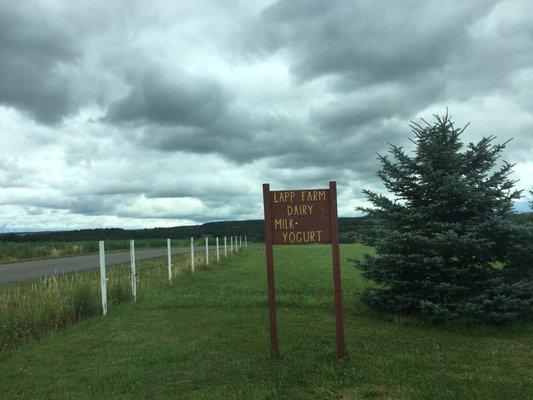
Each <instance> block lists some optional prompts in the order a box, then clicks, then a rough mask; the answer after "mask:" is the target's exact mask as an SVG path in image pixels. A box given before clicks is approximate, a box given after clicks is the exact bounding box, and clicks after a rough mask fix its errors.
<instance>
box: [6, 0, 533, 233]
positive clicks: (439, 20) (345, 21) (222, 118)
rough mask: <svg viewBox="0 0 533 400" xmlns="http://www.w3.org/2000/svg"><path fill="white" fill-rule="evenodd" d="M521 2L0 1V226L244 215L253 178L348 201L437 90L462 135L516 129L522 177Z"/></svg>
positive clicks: (532, 73) (436, 104)
mask: <svg viewBox="0 0 533 400" xmlns="http://www.w3.org/2000/svg"><path fill="white" fill-rule="evenodd" d="M206 10H208V11H209V12H206ZM532 11H533V7H532V6H531V4H530V3H529V2H528V1H526V0H508V1H496V0H491V1H471V2H459V1H454V2H446V3H442V2H438V1H428V2H424V3H420V2H415V1H408V2H386V1H379V2H375V1H361V2H351V1H348V0H335V1H304V0H298V1H295V0H280V1H276V2H268V1H265V2H263V1H258V2H235V3H231V4H226V5H224V6H219V5H217V4H215V3H203V2H191V3H175V4H173V3H167V2H158V1H156V2H153V3H151V4H150V5H149V6H147V5H146V4H145V3H144V2H136V1H135V2H127V3H124V4H116V5H115V6H114V7H108V5H107V4H106V3H98V2H96V3H95V2H84V1H81V2H78V3H76V7H73V6H71V5H70V4H69V3H66V2H63V1H59V0H58V1H54V2H50V1H46V2H45V1H42V2H41V1H37V0H36V1H29V2H25V3H21V4H19V3H15V2H3V3H1V4H0V146H2V149H3V151H4V153H5V154H9V157H5V158H4V159H1V160H0V184H1V185H2V188H3V192H2V193H1V194H0V220H1V221H0V228H1V229H4V230H17V229H19V230H20V229H33V228H35V227H43V226H45V227H46V226H48V225H50V226H54V227H60V226H68V227H80V226H85V225H84V224H88V225H91V226H92V225H95V224H96V225H98V224H101V225H102V226H104V225H105V226H109V225H111V226H113V225H121V226H125V227H132V226H145V225H146V224H148V225H158V224H167V225H173V224H175V223H176V221H180V223H187V222H191V221H198V222H202V221H208V220H214V219H225V218H256V217H260V216H261V193H260V184H261V183H262V182H265V181H267V182H270V183H271V184H272V187H273V188H283V187H322V186H324V185H326V184H327V181H328V180H330V179H337V180H338V181H339V194H340V197H339V198H340V199H341V200H340V202H339V205H340V207H341V215H354V211H353V209H354V205H355V204H358V203H360V202H361V201H363V198H362V195H361V189H362V188H364V187H372V188H375V189H378V190H379V189H381V187H380V185H379V183H378V182H377V180H376V177H375V174H374V172H375V170H376V168H377V163H376V153H377V152H384V151H386V149H387V143H388V142H393V143H396V144H400V145H402V144H407V145H408V143H409V142H408V136H409V128H408V121H409V120H411V119H415V118H417V117H419V116H422V117H426V118H427V117H431V114H432V113H434V112H439V113H442V112H443V111H444V110H445V107H446V106H449V107H450V111H451V113H452V114H453V115H455V116H456V117H457V119H458V121H457V122H458V124H459V125H461V124H464V123H466V122H468V121H472V125H471V128H470V129H469V130H468V131H467V132H466V133H465V137H464V139H465V140H466V141H470V140H476V139H478V138H479V137H480V136H481V135H487V134H493V133H495V134H497V135H498V136H499V137H500V138H501V140H502V141H503V140H505V139H507V138H509V137H514V138H515V140H514V141H513V142H512V143H511V144H510V145H509V148H508V151H507V152H506V155H505V158H506V159H507V160H509V161H510V162H516V163H517V166H516V178H517V179H521V181H520V184H519V185H521V186H520V187H523V188H528V187H530V186H533V181H532V180H531V179H532V178H531V176H533V164H532V162H531V156H530V154H531V151H532V149H533V147H532V146H533V141H532V137H533V136H532V135H531V132H532V130H533V113H532V111H531V110H532V108H531V106H532V104H533V103H532V101H531V98H532V97H531V93H530V91H531V90H530V87H531V85H532V84H533V12H532ZM58 220H60V221H59V222H58ZM4 221H8V222H4ZM84 221H88V222H84Z"/></svg>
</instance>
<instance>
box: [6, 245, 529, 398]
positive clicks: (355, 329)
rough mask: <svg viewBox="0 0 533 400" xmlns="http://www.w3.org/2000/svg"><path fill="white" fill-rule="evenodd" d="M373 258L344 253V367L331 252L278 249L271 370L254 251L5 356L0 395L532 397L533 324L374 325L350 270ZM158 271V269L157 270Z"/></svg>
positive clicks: (395, 317) (379, 320) (354, 249)
mask: <svg viewBox="0 0 533 400" xmlns="http://www.w3.org/2000/svg"><path fill="white" fill-rule="evenodd" d="M368 251H369V249H368V248H366V247H364V246H361V245H356V244H353V245H342V246H341V259H342V265H341V268H342V273H343V289H344V295H345V329H346V344H347V349H348V354H349V358H348V360H347V361H346V363H345V364H344V365H338V364H337V363H336V362H335V320H334V315H333V307H332V297H333V296H332V272H331V250H330V248H329V246H294V247H290V246H283V247H277V248H276V249H275V265H276V285H277V287H276V294H277V303H278V329H279V339H280V351H281V358H280V359H277V360H272V359H270V357H269V334H268V306H267V291H266V277H265V259H264V249H263V247H262V246H256V247H249V248H248V249H246V250H243V251H242V252H239V256H238V257H232V258H228V260H224V261H222V262H221V263H220V264H216V265H210V266H209V267H208V268H204V269H202V270H198V271H197V272H196V273H195V274H188V273H185V274H183V275H182V276H181V277H180V279H176V280H175V281H174V284H173V285H172V286H170V285H168V284H165V280H164V276H161V279H159V278H158V277H157V278H156V280H157V281H158V282H159V286H153V287H152V289H151V290H147V289H141V290H140V292H139V293H140V296H141V297H140V298H139V301H138V303H136V304H133V303H131V302H124V303H122V304H115V305H114V306H113V307H110V308H109V313H108V315H107V316H106V317H103V316H96V317H93V318H88V319H85V320H83V321H80V322H79V323H78V324H76V325H75V326H72V327H69V328H68V329H64V330H61V331H58V332H54V333H50V334H47V335H45V336H44V337H43V338H42V339H41V340H40V341H28V343H25V344H24V345H23V346H16V347H14V348H11V349H7V350H4V351H3V352H0V376H2V379H0V393H2V395H3V396H4V397H5V398H8V399H14V400H15V399H38V398H53V399H63V398H76V399H95V398H98V399H145V398H152V399H180V400H187V399H224V400H230V399H263V400H264V399H290V400H297V399H447V400H448V399H461V400H465V399H528V398H531V397H532V394H533V324H531V323H526V322H522V323H518V324H517V323H515V324H512V325H508V326H504V327H502V326H499V327H495V326H492V325H487V324H477V325H465V324H460V323H458V322H456V323H452V324H450V325H432V324H430V323H425V322H421V321H420V320H418V319H415V318H413V317H407V316H401V315H399V314H388V313H387V314H379V313H376V312H375V311H374V310H373V309H371V308H368V307H367V306H365V304H364V303H362V302H361V300H360V298H359V294H360V292H361V290H362V289H364V288H365V287H366V286H367V285H368V283H366V282H365V281H364V280H363V279H362V278H361V275H360V272H359V271H358V270H357V269H355V268H353V266H352V264H351V262H350V261H349V260H348V259H354V258H361V256H362V255H363V254H364V253H366V252H368ZM152 262H153V268H154V270H155V271H158V268H159V270H161V269H163V270H164V268H162V266H163V265H164V261H161V260H160V261H156V260H154V261H152ZM158 263H159V264H158ZM158 265H159V267H158ZM142 268H143V269H144V270H145V271H146V270H150V269H149V267H147V266H146V265H144V266H143V267H142ZM160 273H161V274H163V271H161V272H160ZM154 274H156V273H154ZM163 275H164V274H163ZM156 276H157V275H156ZM143 280H144V281H145V282H146V281H147V279H146V278H145V279H140V284H141V285H142V282H143ZM124 281H128V279H127V277H126V276H125V277H124Z"/></svg>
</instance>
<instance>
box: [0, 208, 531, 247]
mask: <svg viewBox="0 0 533 400" xmlns="http://www.w3.org/2000/svg"><path fill="white" fill-rule="evenodd" d="M516 218H517V219H519V220H520V221H521V222H523V223H527V222H529V223H533V213H531V212H529V213H522V214H517V215H516ZM371 223H372V221H371V219H370V218H368V217H341V218H339V234H340V241H341V243H355V242H360V241H361V239H362V238H361V237H362V236H364V235H365V233H366V231H367V228H368V227H369V226H370V224H371ZM232 235H233V236H235V235H247V236H248V240H249V241H251V242H263V241H264V236H265V235H264V225H263V220H262V219H252V220H247V221H220V222H208V223H205V224H202V225H190V226H176V227H172V228H152V229H120V228H109V229H82V230H76V231H56V232H31V233H4V234H0V242H40V241H53V242H76V241H88V240H123V239H158V238H159V239H165V238H172V239H188V238H190V237H194V238H200V237H202V236H213V237H215V236H218V237H223V236H232Z"/></svg>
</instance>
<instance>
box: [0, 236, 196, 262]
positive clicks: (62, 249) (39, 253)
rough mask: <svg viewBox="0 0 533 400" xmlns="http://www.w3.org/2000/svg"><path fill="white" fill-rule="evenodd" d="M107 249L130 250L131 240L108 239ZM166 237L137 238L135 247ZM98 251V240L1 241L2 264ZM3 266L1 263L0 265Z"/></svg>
mask: <svg viewBox="0 0 533 400" xmlns="http://www.w3.org/2000/svg"><path fill="white" fill-rule="evenodd" d="M189 243H190V242H189V240H188V239H173V240H172V245H173V246H188V245H189ZM105 246H106V251H118V250H128V249H129V248H130V241H129V240H126V239H121V240H106V242H105ZM165 246H166V239H137V240H135V248H136V249H138V250H142V249H153V248H157V247H165ZM96 253H98V240H84V241H75V242H64V241H62V242H56V241H37V242H8V241H0V264H2V263H4V264H5V263H10V262H18V261H27V260H37V259H43V258H57V257H67V256H80V255H86V254H96ZM0 268H1V265H0Z"/></svg>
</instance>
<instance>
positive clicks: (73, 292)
mask: <svg viewBox="0 0 533 400" xmlns="http://www.w3.org/2000/svg"><path fill="white" fill-rule="evenodd" d="M204 259H205V256H204V253H203V251H199V252H197V253H196V263H195V264H196V266H198V267H199V268H201V267H202V265H203V264H204ZM172 262H173V266H174V267H173V269H172V272H173V278H174V279H177V278H178V277H179V276H180V275H182V274H184V273H186V272H187V271H189V269H190V256H189V255H188V254H181V255H173V257H172ZM136 264H137V273H138V284H137V293H138V296H139V298H140V299H142V298H143V296H144V295H145V294H146V292H147V291H151V290H160V289H162V288H165V287H167V286H168V285H169V283H168V269H167V262H166V258H156V259H150V260H141V261H139V260H138V261H137V263H136ZM106 272H107V273H106V275H107V278H108V282H107V292H108V306H109V308H110V309H112V308H113V307H114V306H115V305H116V304H118V303H122V302H129V301H132V295H131V270H130V266H129V264H127V265H126V264H122V265H116V266H108V267H107V268H106ZM101 313H102V306H101V295H100V272H99V270H97V269H95V270H90V271H85V272H80V273H76V274H69V275H56V276H53V277H49V278H41V279H38V280H32V281H26V282H20V283H13V284H6V285H1V286H0V349H6V348H9V347H12V346H14V345H16V344H17V343H19V342H21V341H22V340H24V339H28V338H40V337H42V336H43V335H44V334H45V333H47V332H50V331H58V330H61V329H63V328H65V327H67V326H69V325H73V324H75V323H77V322H78V321H80V320H82V319H84V318H88V317H92V316H95V315H100V314H101Z"/></svg>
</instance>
